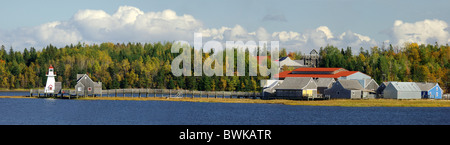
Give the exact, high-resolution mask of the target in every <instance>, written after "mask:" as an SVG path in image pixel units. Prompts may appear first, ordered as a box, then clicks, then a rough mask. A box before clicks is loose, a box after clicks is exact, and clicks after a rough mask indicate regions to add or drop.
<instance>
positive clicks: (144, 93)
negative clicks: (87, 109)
mask: <svg viewBox="0 0 450 145" xmlns="http://www.w3.org/2000/svg"><path fill="white" fill-rule="evenodd" d="M33 96H37V97H55V98H68V99H71V98H79V97H170V98H181V97H191V98H194V97H203V98H253V99H256V98H261V93H259V92H232V91H191V90H175V89H109V90H102V91H101V93H100V94H94V95H88V94H87V93H86V92H85V93H81V94H80V93H76V91H75V90H67V89H62V90H61V91H60V93H54V94H46V93H44V90H43V89H30V97H33Z"/></svg>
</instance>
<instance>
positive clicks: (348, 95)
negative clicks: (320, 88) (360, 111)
mask: <svg viewBox="0 0 450 145" xmlns="http://www.w3.org/2000/svg"><path fill="white" fill-rule="evenodd" d="M363 90H364V88H363V87H362V86H361V84H360V83H359V82H358V80H339V81H337V82H336V83H334V84H333V86H332V87H331V88H329V89H325V91H324V94H325V97H326V98H332V99H361V98H362V91H363Z"/></svg>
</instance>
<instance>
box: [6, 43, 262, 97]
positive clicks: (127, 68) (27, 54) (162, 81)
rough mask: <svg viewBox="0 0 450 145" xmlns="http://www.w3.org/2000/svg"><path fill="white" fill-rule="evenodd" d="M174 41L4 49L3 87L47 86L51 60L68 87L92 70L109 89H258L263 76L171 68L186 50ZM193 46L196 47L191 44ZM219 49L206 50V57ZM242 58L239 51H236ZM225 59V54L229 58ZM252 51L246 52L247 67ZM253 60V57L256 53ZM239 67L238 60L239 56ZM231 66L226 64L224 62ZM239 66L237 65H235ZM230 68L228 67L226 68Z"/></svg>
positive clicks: (95, 78)
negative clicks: (177, 48)
mask: <svg viewBox="0 0 450 145" xmlns="http://www.w3.org/2000/svg"><path fill="white" fill-rule="evenodd" d="M171 47H172V43H171V42H164V43H162V42H157V43H144V44H142V43H128V44H124V43H122V44H119V43H117V44H114V43H101V44H100V45H97V44H93V45H87V44H81V43H78V44H76V45H73V44H71V45H67V46H65V47H62V48H57V47H55V46H53V45H48V46H46V47H45V48H43V49H42V50H41V51H36V49H35V48H33V47H31V48H30V50H28V49H26V48H25V50H24V51H23V52H21V51H14V50H13V48H10V49H9V51H6V49H5V47H4V46H3V45H2V47H1V49H0V88H7V89H17V88H26V89H28V88H42V87H44V86H45V83H46V80H47V77H46V76H45V74H46V72H47V71H48V67H49V66H50V64H52V65H53V67H54V68H55V72H56V74H57V77H56V81H60V82H62V85H63V88H74V86H75V85H76V79H77V78H76V75H77V74H84V73H87V74H88V75H89V77H91V79H92V80H93V81H100V82H102V84H103V85H102V87H103V89H117V88H158V89H188V90H203V91H258V90H260V89H261V87H260V84H259V81H258V80H260V79H264V78H267V77H262V76H250V77H248V75H247V77H239V76H215V75H214V76H212V77H207V76H205V75H202V76H179V77H175V76H174V75H173V74H172V72H171V62H172V60H173V59H174V58H175V57H177V56H178V55H180V53H171ZM191 49H193V48H191ZM212 53H214V52H213V51H212V52H211V53H203V56H202V61H205V58H207V57H208V56H209V55H211V54H212ZM235 57H236V55H235ZM224 58H225V57H224ZM249 58H251V57H249V52H248V50H247V51H246V61H245V63H246V65H245V66H246V67H247V68H246V70H248V63H249ZM251 59H253V58H251ZM234 62H235V64H234V65H235V66H236V65H237V63H236V61H234ZM224 67H225V66H224ZM235 68H236V67H235ZM224 70H225V69H224Z"/></svg>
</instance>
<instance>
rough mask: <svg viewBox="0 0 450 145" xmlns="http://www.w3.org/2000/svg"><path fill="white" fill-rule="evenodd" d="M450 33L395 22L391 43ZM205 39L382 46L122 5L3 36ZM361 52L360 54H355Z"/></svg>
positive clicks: (364, 39)
mask: <svg viewBox="0 0 450 145" xmlns="http://www.w3.org/2000/svg"><path fill="white" fill-rule="evenodd" d="M448 30H449V28H448V25H447V23H446V22H444V21H441V20H424V21H419V22H415V23H404V22H402V21H400V20H398V21H395V22H394V26H393V27H392V30H391V32H390V33H389V34H390V36H391V40H386V41H385V42H391V43H393V44H400V45H401V44H402V43H403V42H407V41H414V42H419V43H434V41H438V42H439V43H441V44H442V43H448V42H450V38H449V32H448ZM196 32H200V33H202V34H203V43H205V42H206V41H208V40H218V41H220V42H222V43H223V44H224V43H225V41H238V40H241V41H250V40H253V41H274V40H278V41H280V43H279V44H280V47H281V48H287V49H288V50H289V51H298V50H301V51H302V52H303V53H307V52H309V51H311V50H312V49H318V48H320V47H324V46H326V45H327V44H330V45H334V46H337V47H339V48H345V47H347V46H350V47H352V48H354V49H359V48H360V47H364V48H369V47H372V46H375V45H377V42H376V41H375V40H374V39H372V38H370V37H369V36H366V35H363V34H359V33H354V32H352V31H350V30H349V31H346V32H343V33H340V34H338V35H336V34H337V33H336V32H334V33H336V34H334V33H333V31H331V30H330V29H329V28H328V27H327V26H319V27H317V28H313V29H306V30H304V31H303V32H299V31H293V30H290V31H289V30H285V31H276V32H268V31H267V30H266V29H265V28H263V27H259V28H257V29H256V30H255V31H249V30H248V29H247V28H244V27H242V26H241V25H239V24H236V25H235V26H233V27H227V26H222V27H219V28H205V27H204V26H203V23H202V22H201V21H200V20H197V19H195V18H194V17H193V16H192V15H188V14H182V15H180V14H177V13H176V12H175V11H173V10H170V9H167V10H163V11H160V12H144V11H142V10H140V9H138V8H136V7H131V6H121V7H119V8H118V10H117V11H116V12H115V13H113V14H108V13H106V12H105V11H103V10H80V11H78V12H77V13H75V14H74V15H73V16H72V18H71V19H69V20H66V21H55V22H49V23H45V24H42V25H38V26H35V27H24V28H18V29H16V30H12V31H0V43H1V44H3V45H5V46H6V47H9V46H13V47H14V48H19V49H18V50H21V49H23V48H25V47H26V48H29V47H31V46H34V47H36V48H37V49H39V48H42V47H45V46H46V45H48V44H53V45H56V46H58V47H63V46H65V45H68V44H71V43H73V44H76V43H78V42H86V43H88V44H89V43H102V42H114V43H121V42H156V41H177V40H184V41H188V42H193V36H194V33H196ZM354 52H357V51H354Z"/></svg>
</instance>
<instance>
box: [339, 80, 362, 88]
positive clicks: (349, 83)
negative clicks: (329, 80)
mask: <svg viewBox="0 0 450 145" xmlns="http://www.w3.org/2000/svg"><path fill="white" fill-rule="evenodd" d="M338 82H339V83H340V84H341V86H342V87H344V88H345V89H349V90H364V88H363V87H362V86H361V84H360V83H359V82H358V80H339V81H338Z"/></svg>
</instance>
